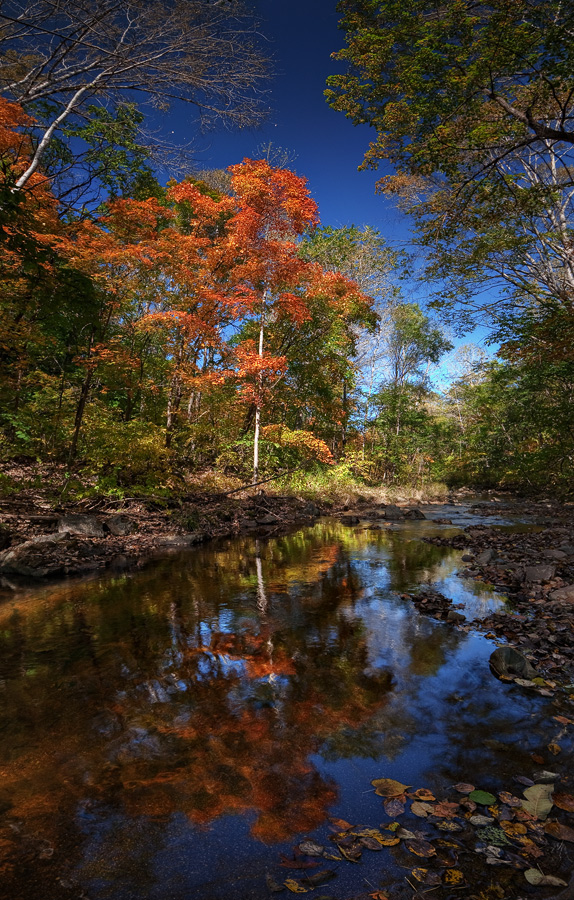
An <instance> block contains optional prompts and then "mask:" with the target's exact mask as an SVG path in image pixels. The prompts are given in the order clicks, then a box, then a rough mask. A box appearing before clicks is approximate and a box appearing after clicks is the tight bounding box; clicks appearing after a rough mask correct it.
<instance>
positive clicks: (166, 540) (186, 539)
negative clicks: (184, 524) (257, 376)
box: [157, 532, 202, 550]
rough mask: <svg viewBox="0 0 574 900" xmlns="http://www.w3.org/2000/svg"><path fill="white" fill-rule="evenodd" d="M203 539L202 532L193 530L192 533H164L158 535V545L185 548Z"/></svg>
mask: <svg viewBox="0 0 574 900" xmlns="http://www.w3.org/2000/svg"><path fill="white" fill-rule="evenodd" d="M201 540H202V536H201V534H199V533H198V532H191V533H190V534H164V535H161V536H160V537H158V541H157V546H158V547H168V548H170V549H174V550H180V549H181V550H185V549H187V547H193V545H194V544H199V542H200V541H201Z"/></svg>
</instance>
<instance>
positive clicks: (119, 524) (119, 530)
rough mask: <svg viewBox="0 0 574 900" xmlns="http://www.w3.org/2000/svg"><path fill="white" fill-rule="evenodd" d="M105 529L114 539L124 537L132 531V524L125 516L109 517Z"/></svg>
mask: <svg viewBox="0 0 574 900" xmlns="http://www.w3.org/2000/svg"><path fill="white" fill-rule="evenodd" d="M105 524H106V528H107V529H108V531H109V532H110V534H113V536H114V537H125V535H126V534H131V533H132V531H133V530H134V523H133V522H132V520H131V519H128V518H127V516H110V518H109V519H107V520H106V523H105Z"/></svg>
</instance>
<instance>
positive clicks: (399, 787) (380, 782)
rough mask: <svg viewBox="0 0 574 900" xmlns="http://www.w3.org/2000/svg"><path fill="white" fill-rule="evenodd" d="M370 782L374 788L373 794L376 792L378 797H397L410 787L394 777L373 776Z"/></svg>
mask: <svg viewBox="0 0 574 900" xmlns="http://www.w3.org/2000/svg"><path fill="white" fill-rule="evenodd" d="M371 784H372V785H373V787H374V789H375V794H378V795H379V797H399V796H400V795H401V794H404V792H405V791H406V790H407V788H409V787H410V784H401V782H400V781H395V780H394V778H375V780H374V781H371Z"/></svg>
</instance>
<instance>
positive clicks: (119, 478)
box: [81, 404, 182, 493]
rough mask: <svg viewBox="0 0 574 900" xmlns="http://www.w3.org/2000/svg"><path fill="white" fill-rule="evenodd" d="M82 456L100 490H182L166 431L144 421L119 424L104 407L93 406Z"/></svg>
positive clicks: (85, 425) (86, 429) (154, 491)
mask: <svg viewBox="0 0 574 900" xmlns="http://www.w3.org/2000/svg"><path fill="white" fill-rule="evenodd" d="M81 453H82V459H83V462H84V465H85V469H86V470H87V471H88V472H90V473H92V474H93V475H94V476H95V477H96V479H97V487H98V489H100V490H110V489H112V488H119V489H123V490H125V489H126V488H131V489H133V488H134V487H137V489H138V490H139V491H140V492H141V491H144V492H145V491H146V490H147V491H149V492H150V493H161V492H169V491H170V490H177V489H181V487H182V482H181V479H180V478H179V477H178V476H177V473H176V472H175V471H174V467H173V456H172V454H171V453H170V451H169V450H167V449H166V447H165V429H164V428H160V427H159V426H154V425H152V424H151V423H149V422H143V421H140V420H133V421H131V422H121V421H118V420H117V419H116V418H115V417H114V416H113V414H111V413H110V411H109V410H106V408H105V407H102V406H101V405H100V404H92V405H91V407H90V410H89V412H88V414H87V415H86V421H85V423H84V430H83V433H82V447H81Z"/></svg>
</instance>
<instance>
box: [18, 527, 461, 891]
mask: <svg viewBox="0 0 574 900" xmlns="http://www.w3.org/2000/svg"><path fill="white" fill-rule="evenodd" d="M405 548H406V549H405ZM445 552H446V551H443V550H442V549H438V548H436V547H432V548H429V547H428V546H427V545H424V544H420V543H419V544H418V550H417V544H416V543H415V542H411V543H410V544H405V543H401V542H400V540H399V539H398V538H397V537H396V535H392V536H391V535H388V534H380V533H379V534H373V533H368V532H366V531H354V530H351V529H347V528H344V527H342V526H339V525H335V524H333V525H329V524H325V525H320V526H316V527H315V528H313V529H310V528H307V529H302V530H301V531H298V532H296V533H294V534H291V535H287V536H285V537H281V538H276V539H273V540H270V541H267V542H255V541H253V540H251V539H237V540H233V541H229V542H227V543H223V544H220V545H218V546H213V547H206V548H203V549H199V550H197V551H196V552H194V553H191V554H187V555H183V556H181V557H179V558H172V559H170V560H165V561H162V562H158V563H155V564H154V565H153V566H151V567H150V568H149V569H148V570H147V571H145V572H143V573H140V574H138V575H135V576H133V577H125V576H123V577H115V578H113V577H110V578H106V579H101V580H99V581H91V582H86V583H76V584H70V585H65V586H63V587H56V588H53V589H46V590H43V591H37V592H35V593H31V594H30V595H29V596H28V597H26V598H25V600H23V601H21V602H19V603H17V604H14V605H13V607H10V608H8V606H4V607H1V608H0V620H1V623H0V667H1V669H0V675H1V678H2V682H1V684H2V690H1V694H0V703H1V720H0V724H1V729H2V731H1V734H2V738H1V740H0V764H1V774H2V788H1V792H0V811H3V812H4V813H5V816H4V827H3V828H2V829H1V830H0V849H1V850H3V851H4V852H3V859H4V862H3V863H2V866H3V868H2V869H1V870H0V877H1V878H2V880H3V881H4V883H5V885H6V888H7V889H9V890H10V892H11V897H12V900H18V898H23V900H30V898H32V897H34V898H35V897H37V896H38V885H41V886H42V892H43V894H44V895H45V896H49V897H50V900H58V898H59V897H68V896H72V895H73V896H77V893H76V894H74V893H73V891H74V890H75V888H73V881H70V872H72V871H74V870H75V871H76V876H77V877H78V878H79V879H80V881H82V882H84V881H85V880H92V879H96V880H99V881H101V882H102V883H103V882H105V883H107V882H108V881H109V882H110V891H111V893H110V894H109V896H110V897H116V896H117V897H120V896H122V897H123V896H124V894H122V893H121V892H118V893H114V888H113V883H115V882H116V881H117V879H118V878H119V875H118V872H119V871H120V870H121V872H122V875H121V880H122V882H125V883H133V885H134V886H135V885H137V888H138V891H140V893H139V896H141V897H143V896H147V892H148V888H146V885H148V886H149V884H151V883H152V882H153V879H154V875H153V864H152V859H151V856H153V855H154V854H155V855H157V854H158V853H160V852H162V847H166V846H168V845H169V842H170V837H169V828H170V827H171V826H170V824H169V823H170V822H171V823H173V822H174V821H175V819H174V817H178V819H177V820H178V821H187V822H188V823H189V827H190V828H205V827H207V826H208V825H209V824H210V823H213V822H214V821H215V820H216V819H218V818H219V817H222V816H224V815H225V814H238V815H239V814H240V815H241V816H243V817H246V818H247V820H248V822H249V827H250V833H251V836H252V837H253V838H256V839H258V840H260V841H262V842H265V843H268V844H273V843H274V842H281V841H286V840H289V839H291V838H292V837H293V836H294V835H297V834H300V833H306V832H309V831H312V830H313V829H314V828H316V827H317V826H319V825H320V824H321V823H322V822H323V821H324V820H325V817H326V814H327V812H328V810H329V808H330V807H332V805H333V804H334V802H335V801H336V799H337V794H338V786H337V784H336V783H335V782H334V781H333V780H331V779H330V778H328V777H326V776H325V775H324V774H322V773H321V771H320V770H319V769H318V768H317V765H316V764H315V762H314V760H313V758H314V755H315V759H316V758H317V757H316V755H317V754H319V755H321V754H322V758H323V759H325V760H327V761H328V760H333V759H343V758H345V759H346V758H360V757H368V756H371V757H373V758H380V757H381V756H382V755H384V754H385V753H387V754H388V755H389V756H393V755H395V754H396V753H397V752H398V751H399V750H400V749H401V748H402V747H403V746H404V744H405V742H407V741H408V737H409V734H412V733H413V732H414V731H415V730H416V727H417V726H416V720H415V718H414V717H412V716H410V714H409V709H408V705H409V703H410V702H411V701H410V699H409V697H410V696H411V695H410V694H409V691H412V692H415V691H416V685H414V686H412V688H409V687H403V688H402V691H403V692H402V693H401V694H400V696H398V695H396V691H395V681H394V678H395V676H394V675H393V674H392V673H394V672H396V673H398V672H402V675H401V677H402V678H403V680H404V679H407V680H408V678H411V679H412V678H413V677H416V678H419V677H423V676H425V675H428V674H429V673H430V672H433V671H436V670H437V669H438V668H440V666H441V665H442V664H443V662H444V659H445V657H446V656H447V655H448V653H449V652H451V650H452V649H453V647H454V646H455V645H456V643H457V640H458V638H457V637H456V636H453V633H452V632H449V631H448V630H446V629H440V628H437V627H436V626H434V625H432V626H431V625H429V623H427V624H426V625H425V626H424V627H422V628H421V625H420V619H419V617H418V615H417V614H416V612H415V611H414V610H413V609H412V608H411V607H410V605H408V604H406V603H405V601H402V600H400V599H399V598H398V597H396V596H395V597H393V596H391V595H390V594H389V593H388V590H387V587H388V584H389V577H390V579H391V582H392V586H393V587H396V588H399V589H400V588H401V586H402V585H403V584H406V581H408V579H409V577H411V576H409V572H411V573H412V572H413V570H417V571H419V570H420V569H421V568H422V569H424V571H425V572H427V573H428V571H429V570H430V569H431V568H432V566H433V565H436V564H437V562H438V561H439V560H440V559H441V558H442V557H444V555H445ZM365 560H366V561H367V562H369V566H368V567H367V568H365V565H364V562H365ZM373 560H375V562H374V563H373ZM371 563H373V564H372V565H371ZM389 572H390V576H389ZM381 585H384V586H385V588H384V590H385V592H386V593H384V597H383V594H381V590H382V588H381ZM373 587H374V588H375V589H376V590H378V592H379V593H378V597H377V598H375V600H369V597H370V596H371V593H372V590H373ZM370 615H376V616H377V622H376V623H374V622H372V621H371V619H370V618H369V616H370ZM405 684H406V681H405ZM413 695H414V694H413ZM389 701H390V702H389ZM182 817H183V818H182ZM253 852H254V853H255V852H256V851H253ZM78 873H79V874H78ZM114 873H115V874H114ZM70 885H72V887H70ZM70 891H72V893H70ZM105 895H106V894H105V891H104V893H103V894H102V896H105ZM125 896H131V894H129V892H128V893H127V894H125Z"/></svg>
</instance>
